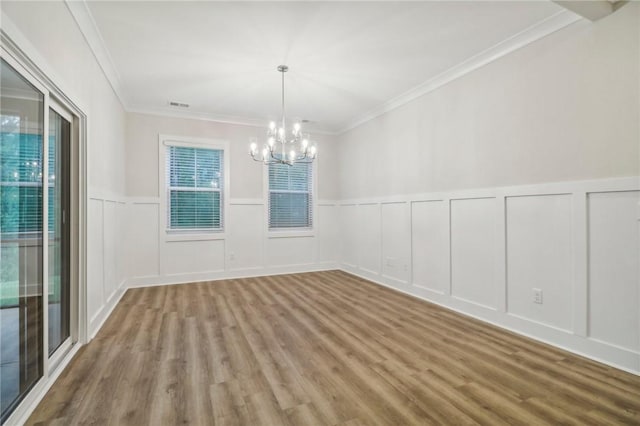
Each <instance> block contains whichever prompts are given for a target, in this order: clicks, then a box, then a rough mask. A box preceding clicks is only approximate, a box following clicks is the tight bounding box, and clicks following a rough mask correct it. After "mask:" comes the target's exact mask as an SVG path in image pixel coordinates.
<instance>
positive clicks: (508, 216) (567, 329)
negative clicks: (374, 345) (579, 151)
mask: <svg viewBox="0 0 640 426" xmlns="http://www.w3.org/2000/svg"><path fill="white" fill-rule="evenodd" d="M364 206H367V207H365V209H369V210H367V212H366V213H367V214H366V215H367V216H368V217H370V218H373V217H374V215H373V214H372V212H373V211H374V209H375V207H376V206H380V209H381V210H380V211H381V216H380V221H381V234H382V235H381V237H382V238H381V239H382V246H381V247H382V255H381V256H380V266H379V268H376V267H375V265H372V264H371V263H372V261H373V259H375V257H376V256H377V254H376V253H377V252H378V251H377V250H378V249H377V247H376V245H375V244H373V245H372V244H365V243H363V242H362V241H361V242H358V239H359V238H361V236H360V235H359V233H358V232H357V229H365V231H366V230H369V233H371V234H375V232H374V231H373V229H374V228H375V226H374V223H373V222H375V221H374V220H372V221H371V222H368V223H367V225H366V226H363V225H362V224H359V221H360V222H362V220H363V218H364V216H365V215H364V214H363V215H356V214H355V212H356V210H357V209H359V210H360V211H364V210H363V207H364ZM340 213H341V214H340V217H341V229H342V232H341V244H342V248H343V250H342V252H341V253H342V257H341V259H340V261H341V262H340V265H341V267H342V269H343V270H345V271H347V272H351V273H354V274H356V275H359V276H361V277H363V278H366V279H370V280H372V281H374V282H377V283H379V284H381V285H384V286H387V287H390V288H394V289H396V290H398V291H401V292H404V293H408V294H411V295H413V296H417V297H420V298H423V299H426V300H429V301H431V302H433V303H437V304H439V305H442V306H445V307H448V308H450V309H453V310H456V311H459V312H462V313H464V314H465V315H470V316H473V317H476V318H479V319H482V320H484V321H487V322H490V323H492V324H495V325H498V326H500V327H504V328H506V329H509V330H512V331H515V332H517V333H521V334H524V335H526V336H529V337H533V338H535V339H538V340H541V341H544V342H547V343H550V344H552V345H556V346H559V347H561V348H564V349H568V350H570V351H573V352H575V353H578V354H580V355H583V356H587V357H590V358H593V359H595V360H598V361H602V362H605V363H607V364H610V365H613V366H616V367H618V368H622V369H625V370H627V371H631V372H634V373H636V374H640V229H639V227H640V179H638V177H629V178H612V179H600V180H590V181H574V182H572V181H568V182H555V183H544V184H534V185H523V186H511V187H496V188H479V189H467V190H460V191H448V192H439V193H424V194H409V195H394V196H389V197H387V198H384V197H376V198H370V199H354V200H343V201H342V202H341V206H340ZM359 225H360V226H359ZM368 237H371V236H370V235H369V236H368ZM365 238H367V237H365ZM371 239H373V237H371ZM370 247H371V248H370ZM405 247H406V249H405ZM367 250H370V253H367ZM388 257H389V258H392V259H403V258H406V259H408V262H409V261H410V262H409V267H410V270H411V273H410V274H409V275H408V276H406V277H405V276H401V275H399V274H397V270H396V271H391V270H390V269H389V268H387V267H386V266H385V260H386V258H388ZM358 259H366V260H367V262H366V263H367V265H366V266H367V268H364V267H363V265H362V264H358V263H357V260H358ZM371 270H373V271H376V270H380V271H382V272H381V273H377V274H376V273H371ZM394 272H395V274H394ZM587 277H588V279H587ZM405 278H406V279H409V280H410V282H411V283H412V285H407V286H405V285H403V281H399V279H400V280H403V279H405ZM533 288H539V289H541V290H542V296H543V298H542V300H543V303H542V304H536V303H534V300H533ZM587 324H588V331H589V333H588V335H587Z"/></svg>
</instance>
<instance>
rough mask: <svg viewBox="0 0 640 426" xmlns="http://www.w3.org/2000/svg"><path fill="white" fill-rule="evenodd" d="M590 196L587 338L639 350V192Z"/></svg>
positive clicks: (594, 194) (593, 194)
mask: <svg viewBox="0 0 640 426" xmlns="http://www.w3.org/2000/svg"><path fill="white" fill-rule="evenodd" d="M588 200H589V201H588V212H589V221H588V229H589V313H590V317H589V336H590V337H591V338H593V339H597V340H600V341H603V342H607V343H610V344H613V345H617V346H621V347H623V348H627V349H630V350H634V351H640V341H639V339H640V284H639V283H640V275H639V269H640V260H639V259H640V246H639V240H640V231H639V224H640V222H639V219H640V191H626V192H606V193H591V194H588Z"/></svg>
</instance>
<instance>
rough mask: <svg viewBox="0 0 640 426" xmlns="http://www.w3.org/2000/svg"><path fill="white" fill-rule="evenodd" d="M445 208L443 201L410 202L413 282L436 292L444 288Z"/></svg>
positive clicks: (446, 233)
mask: <svg viewBox="0 0 640 426" xmlns="http://www.w3.org/2000/svg"><path fill="white" fill-rule="evenodd" d="M448 208H449V206H448V203H447V202H444V201H415V202H412V203H411V229H412V238H411V247H412V250H411V254H412V261H411V264H412V265H413V274H412V278H413V285H414V286H416V287H422V288H425V289H429V290H433V291H436V292H438V293H444V292H445V291H446V290H447V288H448V283H447V280H448V277H449V274H448V270H449V264H448V262H447V256H446V251H447V245H446V244H447V241H448V239H449V222H448V215H449V209H448Z"/></svg>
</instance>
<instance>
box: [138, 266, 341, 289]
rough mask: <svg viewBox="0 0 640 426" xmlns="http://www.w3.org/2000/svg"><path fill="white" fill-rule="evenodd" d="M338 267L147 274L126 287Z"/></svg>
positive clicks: (285, 267) (289, 267)
mask: <svg viewBox="0 0 640 426" xmlns="http://www.w3.org/2000/svg"><path fill="white" fill-rule="evenodd" d="M335 269H338V263H337V262H320V263H309V264H301V265H290V266H274V267H266V268H262V267H259V268H244V269H230V270H226V271H219V272H203V273H201V274H198V273H188V274H182V275H177V274H172V275H164V276H160V275H157V276H145V277H134V278H129V279H127V280H126V281H125V286H126V288H138V287H154V286H162V285H172V284H188V283H194V282H204V281H220V280H229V279H238V278H255V277H264V276H270V275H283V274H300V273H304V272H319V271H330V270H335Z"/></svg>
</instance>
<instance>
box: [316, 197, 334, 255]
mask: <svg viewBox="0 0 640 426" xmlns="http://www.w3.org/2000/svg"><path fill="white" fill-rule="evenodd" d="M315 221H316V227H317V239H318V259H317V260H318V263H334V264H335V263H336V262H337V261H338V258H339V257H340V253H339V251H338V250H337V248H338V247H340V246H339V244H340V242H339V241H340V227H339V226H338V224H339V223H340V220H339V213H338V207H337V205H336V204H331V205H328V204H318V205H317V207H316V218H315Z"/></svg>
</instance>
